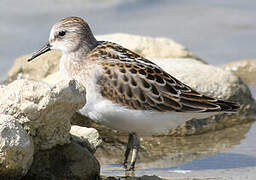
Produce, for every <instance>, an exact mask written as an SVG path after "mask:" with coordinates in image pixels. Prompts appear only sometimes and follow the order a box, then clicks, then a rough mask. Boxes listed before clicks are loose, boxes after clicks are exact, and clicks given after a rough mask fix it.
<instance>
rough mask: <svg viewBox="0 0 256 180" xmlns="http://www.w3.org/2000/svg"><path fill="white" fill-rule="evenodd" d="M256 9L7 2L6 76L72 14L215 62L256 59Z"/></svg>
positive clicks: (108, 0)
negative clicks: (166, 42) (174, 45)
mask: <svg viewBox="0 0 256 180" xmlns="http://www.w3.org/2000/svg"><path fill="white" fill-rule="evenodd" d="M255 9H256V1H255V0H243V1H241V0H232V1H222V0H214V1H213V0H212V1H205V0H94V1H90V0H72V1H71V0H36V1H35V0H22V1H16V0H1V2H0V39H1V40H0V80H3V79H4V78H5V76H6V73H7V71H8V70H9V69H10V67H11V66H12V64H13V62H14V60H15V58H17V57H18V56H20V55H24V54H28V53H32V52H33V51H35V50H37V49H38V48H40V47H41V46H42V45H43V44H44V43H45V42H46V41H47V40H48V34H49V31H50V28H51V26H52V25H53V24H54V23H55V22H56V21H58V20H59V19H61V18H63V17H67V16H81V17H83V18H85V19H86V20H87V22H88V23H89V24H90V25H91V28H92V30H93V32H94V33H95V34H107V33H116V32H123V33H131V34H138V35H146V36H153V37H168V38H172V39H173V40H175V41H177V42H179V43H180V44H182V45H184V46H185V47H187V48H188V49H189V50H190V51H192V52H193V53H195V54H196V55H198V56H199V57H201V58H202V59H204V60H205V61H206V62H208V63H210V64H214V65H221V64H225V63H227V62H230V61H233V60H239V59H244V58H255V57H256V51H255V42H256V33H255V31H256V18H255V17H256V11H255Z"/></svg>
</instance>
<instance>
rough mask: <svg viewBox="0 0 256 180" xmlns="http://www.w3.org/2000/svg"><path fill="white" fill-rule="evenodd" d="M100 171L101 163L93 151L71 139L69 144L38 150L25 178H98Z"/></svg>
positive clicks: (47, 179) (85, 179)
mask: <svg viewBox="0 0 256 180" xmlns="http://www.w3.org/2000/svg"><path fill="white" fill-rule="evenodd" d="M99 173H100V164H99V162H98V161H97V159H96V158H95V157H94V156H93V155H92V154H91V152H89V151H88V150H87V149H86V148H84V147H82V146H81V145H79V144H77V143H75V142H72V141H71V143H70V144H67V145H62V146H56V147H54V148H52V149H50V150H43V151H39V152H37V153H36V154H35V158H34V162H33V164H32V166H31V169H30V170H29V172H28V174H27V175H26V176H25V177H24V178H23V180H30V179H43V180H52V179H63V180H64V179H68V180H77V179H79V180H97V179H99Z"/></svg>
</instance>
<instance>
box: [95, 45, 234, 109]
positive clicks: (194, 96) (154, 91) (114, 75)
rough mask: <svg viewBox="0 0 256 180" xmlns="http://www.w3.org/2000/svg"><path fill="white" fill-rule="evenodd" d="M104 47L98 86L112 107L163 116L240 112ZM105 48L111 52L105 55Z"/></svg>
mask: <svg viewBox="0 0 256 180" xmlns="http://www.w3.org/2000/svg"><path fill="white" fill-rule="evenodd" d="M106 44H107V45H104V46H103V48H104V50H105V53H104V54H103V56H101V58H103V59H104V58H105V59H104V60H103V61H101V65H103V71H104V75H103V76H102V77H101V78H100V79H99V81H98V84H99V85H100V87H101V93H102V96H104V97H105V98H107V99H109V100H111V101H112V102H114V103H119V104H123V105H125V106H127V107H128V108H130V109H138V110H156V111H163V112H165V111H176V112H211V111H235V110H236V109H237V108H239V106H238V105H237V104H235V103H231V102H225V101H221V100H217V99H214V98H210V97H207V96H204V95H202V94H200V93H198V92H196V91H195V90H193V89H192V88H190V87H189V86H187V85H185V84H183V83H181V82H180V81H178V80H177V79H175V78H174V77H172V76H171V75H169V74H168V73H166V72H165V71H163V70H162V69H161V68H160V67H158V66H157V65H155V64H154V63H152V62H151V61H149V60H147V59H144V58H142V57H140V56H139V55H137V54H135V53H133V52H131V51H129V50H127V49H125V48H122V47H120V46H118V45H116V44H113V43H106ZM106 48H112V49H111V51H108V49H106ZM114 51H115V53H114V54H113V52H114ZM98 52H102V51H101V50H99V51H98ZM110 52H111V53H110ZM100 54H101V55H102V53H100ZM111 59H112V60H111Z"/></svg>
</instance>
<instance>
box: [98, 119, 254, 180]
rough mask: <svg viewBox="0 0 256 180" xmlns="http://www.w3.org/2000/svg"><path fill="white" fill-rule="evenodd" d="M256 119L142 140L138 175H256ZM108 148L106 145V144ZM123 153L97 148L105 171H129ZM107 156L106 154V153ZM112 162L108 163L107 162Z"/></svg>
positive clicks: (114, 173)
mask: <svg viewBox="0 0 256 180" xmlns="http://www.w3.org/2000/svg"><path fill="white" fill-rule="evenodd" d="M255 136H256V123H254V122H252V123H248V124H243V125H238V126H235V127H232V128H227V129H224V130H220V131H216V132H212V133H207V134H203V135H197V136H191V137H155V138H152V139H151V140H148V139H147V140H144V141H147V143H145V142H143V141H142V146H143V148H144V149H147V152H145V150H142V152H141V154H140V157H139V160H138V164H137V169H136V171H135V174H128V175H135V176H142V175H157V176H160V177H168V178H170V177H175V178H185V177H191V178H192V177H198V178H224V179H254V177H255V176H256V144H255ZM105 148H106V147H105ZM99 151H101V150H99ZM122 155H123V154H122V153H118V152H117V151H108V152H107V154H105V155H104V153H99V152H96V156H97V158H98V159H99V160H100V162H102V163H101V168H102V174H104V175H118V176H124V175H127V174H126V173H125V171H124V170H123V168H122V167H121V164H120V163H119V162H121V161H122ZM104 156H105V157H104ZM108 162H109V163H108Z"/></svg>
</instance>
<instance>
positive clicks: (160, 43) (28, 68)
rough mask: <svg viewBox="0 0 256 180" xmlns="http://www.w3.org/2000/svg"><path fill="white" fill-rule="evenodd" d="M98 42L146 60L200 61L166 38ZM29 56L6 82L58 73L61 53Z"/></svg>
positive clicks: (115, 37)
mask: <svg viewBox="0 0 256 180" xmlns="http://www.w3.org/2000/svg"><path fill="white" fill-rule="evenodd" d="M96 37H97V39H98V40H109V41H113V42H116V43H119V44H121V45H123V46H124V47H127V48H129V49H130V50H132V51H135V52H136V53H138V54H141V55H142V56H145V57H146V58H149V59H151V58H188V57H192V58H195V59H197V60H198V61H202V60H201V59H200V58H198V57H197V56H195V55H193V54H192V53H191V52H189V51H188V50H187V49H186V48H185V47H183V46H182V45H180V44H178V43H177V42H175V41H173V40H171V39H168V38H152V37H146V36H136V35H130V34H109V35H101V36H96ZM30 56H31V54H29V55H26V56H22V57H19V58H17V59H16V60H15V63H14V65H13V67H12V68H11V70H10V71H9V72H8V75H7V80H6V81H7V82H12V81H14V80H16V79H31V80H41V79H44V78H45V77H47V76H48V75H50V74H52V73H54V72H57V71H58V64H59V60H60V56H61V53H60V52H59V51H50V52H48V53H46V54H43V55H41V56H39V57H38V58H37V59H36V60H34V61H31V62H27V59H28V58H29V57H30Z"/></svg>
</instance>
